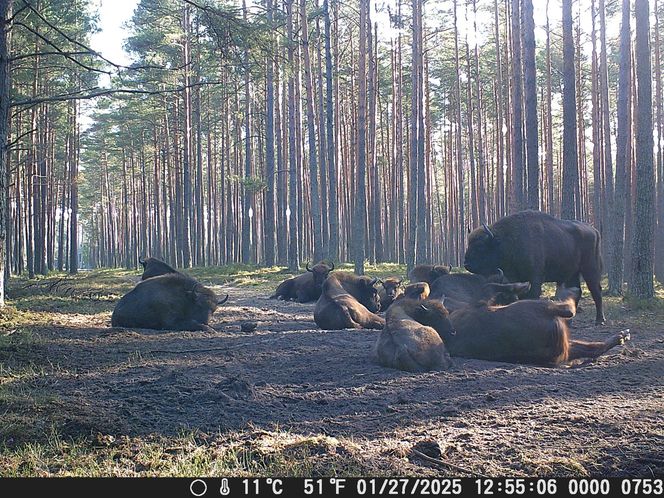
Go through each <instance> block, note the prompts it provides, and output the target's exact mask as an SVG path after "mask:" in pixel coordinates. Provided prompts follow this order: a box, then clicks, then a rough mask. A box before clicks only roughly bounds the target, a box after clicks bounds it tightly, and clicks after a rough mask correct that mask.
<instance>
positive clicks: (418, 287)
mask: <svg viewBox="0 0 664 498" xmlns="http://www.w3.org/2000/svg"><path fill="white" fill-rule="evenodd" d="M430 290H431V289H430V287H429V284H427V283H426V282H415V283H414V284H409V285H407V286H406V288H405V289H404V290H403V294H401V295H400V296H398V297H397V300H400V299H405V298H409V299H426V298H428V297H429V292H430Z"/></svg>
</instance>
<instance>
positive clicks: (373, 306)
mask: <svg viewBox="0 0 664 498" xmlns="http://www.w3.org/2000/svg"><path fill="white" fill-rule="evenodd" d="M377 282H378V279H377V278H370V277H360V278H359V280H358V285H357V292H358V295H357V296H355V299H357V300H358V301H359V302H360V303H361V304H362V305H363V306H364V307H365V308H366V309H368V310H369V311H371V312H372V313H377V312H379V311H380V297H379V296H378V289H376V287H375V286H376V283H377Z"/></svg>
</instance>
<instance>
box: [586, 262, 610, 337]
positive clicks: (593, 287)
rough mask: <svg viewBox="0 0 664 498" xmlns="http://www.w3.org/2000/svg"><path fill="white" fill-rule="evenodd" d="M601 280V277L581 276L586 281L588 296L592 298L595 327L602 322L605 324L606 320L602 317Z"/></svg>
mask: <svg viewBox="0 0 664 498" xmlns="http://www.w3.org/2000/svg"><path fill="white" fill-rule="evenodd" d="M601 278H602V277H601V275H592V276H588V275H585V274H584V275H583V279H584V280H585V281H586V285H587V286H588V290H589V291H590V295H591V296H592V297H593V301H595V309H596V314H595V325H602V324H603V323H604V322H606V318H605V317H604V308H603V307H602V285H601V283H600V279H601Z"/></svg>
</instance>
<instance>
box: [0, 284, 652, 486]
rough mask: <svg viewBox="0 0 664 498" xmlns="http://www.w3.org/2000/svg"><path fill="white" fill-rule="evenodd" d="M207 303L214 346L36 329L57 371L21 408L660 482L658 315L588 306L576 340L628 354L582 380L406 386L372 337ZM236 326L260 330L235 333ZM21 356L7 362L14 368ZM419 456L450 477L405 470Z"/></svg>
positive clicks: (477, 366)
mask: <svg viewBox="0 0 664 498" xmlns="http://www.w3.org/2000/svg"><path fill="white" fill-rule="evenodd" d="M217 290H218V291H220V292H222V291H223V292H229V293H230V295H231V299H230V300H229V303H228V304H227V305H224V306H223V307H222V308H221V309H220V310H218V311H217V313H216V315H215V317H214V320H213V322H212V323H211V325H212V326H213V327H214V328H215V329H217V331H216V332H214V333H211V332H210V333H207V332H163V331H147V330H125V329H112V328H109V322H110V313H108V314H99V315H74V314H62V315H60V318H59V319H55V320H54V323H53V324H52V326H50V327H41V328H38V329H36V330H35V333H36V334H37V336H38V338H39V340H38V341H37V342H36V343H35V345H34V346H33V347H31V348H30V352H29V354H30V361H33V362H35V363H37V364H39V363H40V362H41V363H42V364H44V365H49V366H51V367H54V370H53V373H52V374H50V375H46V376H39V377H37V378H36V379H30V380H26V382H28V383H30V384H29V385H26V386H25V387H26V389H29V388H38V389H39V390H40V392H42V393H43V399H44V400H45V401H42V402H35V405H34V406H32V407H30V409H31V410H32V412H31V414H32V416H34V424H35V429H37V430H39V429H42V428H43V429H44V431H47V430H48V427H49V425H52V424H55V425H56V426H57V427H59V428H60V430H61V431H62V432H63V433H64V434H66V435H71V436H73V437H77V436H90V435H98V434H108V435H115V436H118V435H124V436H129V437H141V436H148V435H155V434H156V435H163V436H173V435H177V434H179V433H181V432H182V431H183V430H199V431H202V432H204V433H215V434H219V433H221V434H231V433H233V434H238V433H240V434H245V435H247V434H248V435H249V436H251V434H260V433H262V432H261V431H274V430H279V431H287V432H289V433H293V434H299V435H323V436H326V437H329V438H334V439H333V440H334V441H338V443H335V444H338V447H337V449H336V451H344V448H347V449H348V451H352V452H353V454H354V455H356V456H357V458H361V459H363V460H364V461H366V462H370V463H371V465H372V466H373V468H375V469H376V470H377V471H380V472H382V473H390V474H399V475H443V474H449V475H464V474H463V472H462V470H459V468H460V469H466V470H467V471H468V472H469V473H471V474H474V475H488V476H493V475H521V476H531V475H579V474H582V475H583V474H585V475H595V476H597V475H602V476H627V475H630V476H644V477H652V476H653V475H658V476H662V475H664V413H663V408H664V327H662V322H663V321H664V317H662V314H661V311H660V312H656V311H653V312H648V313H645V314H644V313H641V314H639V315H638V316H639V320H641V321H642V322H643V323H635V321H634V320H635V318H634V317H635V316H636V315H634V314H630V313H627V312H624V313H623V310H620V309H613V310H610V311H611V314H610V315H609V317H610V318H611V316H613V319H612V320H610V322H609V324H608V325H606V326H602V327H595V326H594V325H593V317H594V307H593V304H592V301H589V300H587V299H586V300H584V307H585V310H584V311H583V312H582V313H580V314H579V315H578V316H577V318H575V319H574V320H573V322H572V323H573V325H572V329H573V335H574V337H579V338H585V339H598V340H599V339H602V338H604V337H605V336H606V335H607V334H609V333H613V332H617V331H618V330H621V329H623V328H630V329H631V334H632V341H631V343H628V344H627V345H626V346H624V347H617V348H615V349H614V350H612V351H610V352H609V353H608V354H607V355H605V356H603V357H601V358H600V359H598V360H597V361H595V362H594V363H591V364H589V365H586V366H583V367H579V368H557V369H551V368H538V367H530V366H522V365H512V364H505V363H492V362H485V361H476V360H463V359H459V358H456V359H455V364H454V366H453V367H452V368H451V369H450V370H449V371H446V372H436V373H427V374H410V373H406V372H400V371H396V370H390V369H386V368H383V367H380V366H378V365H375V364H373V363H372V362H371V361H370V351H371V347H372V345H373V344H374V342H375V341H376V339H377V337H378V334H379V332H377V331H356V330H353V331H350V330H339V331H322V330H318V329H317V328H316V325H315V324H314V322H313V318H312V315H313V307H314V305H313V304H298V303H290V302H281V301H274V300H269V299H267V298H266V297H265V295H261V294H259V293H258V292H256V291H253V290H247V289H244V288H243V289H240V288H228V287H226V288H223V289H222V288H219V287H218V288H217ZM242 320H253V321H257V322H258V327H257V329H256V330H255V331H253V332H249V333H246V332H242V331H241V330H240V325H239V323H240V322H241V321H242ZM23 354H24V353H16V354H14V355H13V356H12V355H10V357H9V359H7V357H6V358H5V360H6V361H11V362H12V363H14V364H19V363H20V362H22V361H26V358H23V357H22V355H23ZM25 354H27V353H25ZM14 408H15V407H14ZM14 408H12V409H14ZM418 444H419V445H420V446H418V447H420V448H426V446H427V444H433V445H434V446H436V448H435V451H434V452H433V455H434V456H436V457H437V458H439V459H442V460H444V461H447V462H450V463H452V464H454V465H455V466H457V467H458V468H456V469H454V468H448V467H446V466H444V465H443V466H436V465H429V464H427V463H426V462H422V461H418V459H416V458H412V455H411V458H405V455H408V450H409V449H410V448H412V447H413V446H414V445H418ZM438 449H439V450H440V452H439V454H438Z"/></svg>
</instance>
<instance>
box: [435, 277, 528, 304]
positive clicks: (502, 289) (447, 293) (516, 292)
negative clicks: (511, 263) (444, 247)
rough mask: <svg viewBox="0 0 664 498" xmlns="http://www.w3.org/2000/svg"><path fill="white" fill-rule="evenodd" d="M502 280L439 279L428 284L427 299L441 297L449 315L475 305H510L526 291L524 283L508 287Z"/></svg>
mask: <svg viewBox="0 0 664 498" xmlns="http://www.w3.org/2000/svg"><path fill="white" fill-rule="evenodd" d="M502 280H503V279H502V275H493V276H491V277H490V278H486V277H484V276H482V275H474V274H469V273H454V274H450V275H443V276H442V277H439V278H437V279H436V281H435V282H434V283H433V284H431V295H430V297H431V298H432V299H442V298H443V297H444V298H445V307H446V308H447V309H448V311H449V312H450V313H451V312H453V311H456V310H458V309H461V308H464V307H466V306H469V305H472V304H475V303H478V302H486V303H490V304H510V303H513V302H514V301H516V300H517V299H518V298H519V296H521V295H524V294H526V293H527V292H528V291H529V290H530V284H528V283H527V282H520V283H514V284H510V283H506V282H502Z"/></svg>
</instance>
